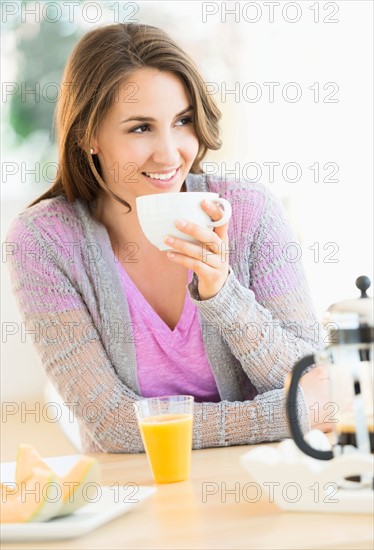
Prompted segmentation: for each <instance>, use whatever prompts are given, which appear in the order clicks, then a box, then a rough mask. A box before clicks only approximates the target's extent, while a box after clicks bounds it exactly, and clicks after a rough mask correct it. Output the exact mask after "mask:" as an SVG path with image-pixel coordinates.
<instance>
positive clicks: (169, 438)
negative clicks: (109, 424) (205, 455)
mask: <svg viewBox="0 0 374 550" xmlns="http://www.w3.org/2000/svg"><path fill="white" fill-rule="evenodd" d="M192 419H193V416H192V415H191V414H163V415H158V416H149V417H148V418H143V419H141V420H140V421H139V428H140V433H141V434H142V439H143V443H144V447H145V450H146V452H147V456H148V460H149V462H150V465H151V469H152V473H153V477H154V479H155V481H156V482H157V483H173V482H175V481H184V480H186V479H188V477H189V474H190V464H191V448H192Z"/></svg>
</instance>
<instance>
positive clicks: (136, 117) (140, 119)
mask: <svg viewBox="0 0 374 550" xmlns="http://www.w3.org/2000/svg"><path fill="white" fill-rule="evenodd" d="M189 111H192V105H188V107H186V108H185V109H183V111H181V112H180V113H178V114H177V115H175V118H177V117H179V116H182V115H184V114H185V113H188V112H189ZM134 120H136V121H140V122H148V121H152V122H155V120H156V119H155V118H152V117H150V116H131V117H129V118H126V119H125V120H121V122H120V124H124V123H125V122H131V121H134Z"/></svg>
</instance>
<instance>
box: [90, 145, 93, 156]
mask: <svg viewBox="0 0 374 550" xmlns="http://www.w3.org/2000/svg"><path fill="white" fill-rule="evenodd" d="M90 153H91V155H93V154H94V150H93V149H92V147H91V149H90Z"/></svg>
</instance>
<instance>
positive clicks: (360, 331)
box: [323, 275, 374, 347]
mask: <svg viewBox="0 0 374 550" xmlns="http://www.w3.org/2000/svg"><path fill="white" fill-rule="evenodd" d="M370 285H371V281H370V279H369V277H366V276H365V275H362V276H361V277H358V278H357V279H356V287H357V288H358V289H359V290H360V291H361V296H360V297H358V298H353V299H351V300H343V301H342V302H337V303H336V304H332V305H331V306H330V307H329V308H328V309H327V311H326V313H325V316H324V319H323V326H324V328H325V330H327V338H326V342H327V346H328V347H330V346H336V345H345V344H364V345H365V344H370V343H373V342H374V323H373V321H374V319H373V317H374V316H373V298H371V297H369V296H368V295H367V293H366V291H367V290H368V288H369V287H370Z"/></svg>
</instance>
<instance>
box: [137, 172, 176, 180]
mask: <svg viewBox="0 0 374 550" xmlns="http://www.w3.org/2000/svg"><path fill="white" fill-rule="evenodd" d="M176 172H177V171H176V170H173V171H172V172H169V173H168V174H150V173H148V172H144V173H145V175H146V176H148V177H149V178H152V179H155V180H169V179H170V178H172V177H173V176H174V174H176Z"/></svg>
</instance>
